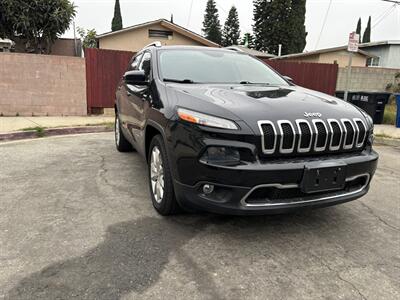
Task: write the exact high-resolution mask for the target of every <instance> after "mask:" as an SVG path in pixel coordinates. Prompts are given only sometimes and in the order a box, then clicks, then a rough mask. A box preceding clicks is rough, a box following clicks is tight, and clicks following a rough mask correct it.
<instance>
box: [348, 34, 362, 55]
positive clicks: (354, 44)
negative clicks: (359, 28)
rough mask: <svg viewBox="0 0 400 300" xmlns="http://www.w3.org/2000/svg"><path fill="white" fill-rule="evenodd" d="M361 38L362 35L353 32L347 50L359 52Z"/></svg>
mask: <svg viewBox="0 0 400 300" xmlns="http://www.w3.org/2000/svg"><path fill="white" fill-rule="evenodd" d="M359 39H360V35H359V34H357V33H355V32H352V33H350V35H349V44H348V45H347V50H348V51H350V52H357V51H358V41H359Z"/></svg>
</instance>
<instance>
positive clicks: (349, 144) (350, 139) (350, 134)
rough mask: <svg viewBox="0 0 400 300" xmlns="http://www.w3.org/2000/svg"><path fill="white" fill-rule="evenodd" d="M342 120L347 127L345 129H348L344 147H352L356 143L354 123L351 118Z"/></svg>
mask: <svg viewBox="0 0 400 300" xmlns="http://www.w3.org/2000/svg"><path fill="white" fill-rule="evenodd" d="M342 122H343V125H344V127H345V131H346V133H345V136H346V138H345V139H344V146H343V148H344V149H350V148H352V147H353V143H354V135H355V132H354V127H353V124H351V122H350V120H343V119H342Z"/></svg>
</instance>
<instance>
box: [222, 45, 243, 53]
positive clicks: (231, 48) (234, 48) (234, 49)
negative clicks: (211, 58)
mask: <svg viewBox="0 0 400 300" xmlns="http://www.w3.org/2000/svg"><path fill="white" fill-rule="evenodd" d="M225 49H228V50H232V51H236V52H244V51H243V50H242V49H240V48H237V47H235V46H229V47H225Z"/></svg>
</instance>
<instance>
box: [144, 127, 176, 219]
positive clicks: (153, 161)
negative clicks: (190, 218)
mask: <svg viewBox="0 0 400 300" xmlns="http://www.w3.org/2000/svg"><path fill="white" fill-rule="evenodd" d="M148 169H149V186H150V193H151V200H152V202H153V206H154V208H155V209H156V211H157V212H158V213H159V214H161V215H163V216H167V215H172V214H176V213H177V212H179V205H178V202H177V201H176V198H175V192H174V187H173V184H172V176H171V171H170V168H169V163H168V157H167V152H166V150H165V146H164V142H163V139H162V137H161V135H156V136H155V137H154V138H153V139H152V141H151V143H150V148H149V163H148Z"/></svg>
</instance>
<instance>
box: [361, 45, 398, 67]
mask: <svg viewBox="0 0 400 300" xmlns="http://www.w3.org/2000/svg"><path fill="white" fill-rule="evenodd" d="M359 47H360V48H361V49H362V50H364V51H367V52H368V53H371V54H374V55H375V56H376V57H371V58H369V59H368V60H367V66H373V67H382V68H396V69H399V68H400V40H397V41H381V42H371V43H364V44H360V46H359Z"/></svg>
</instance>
